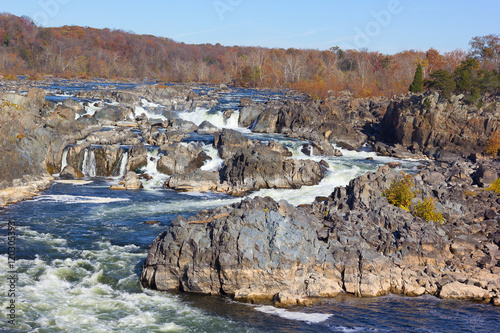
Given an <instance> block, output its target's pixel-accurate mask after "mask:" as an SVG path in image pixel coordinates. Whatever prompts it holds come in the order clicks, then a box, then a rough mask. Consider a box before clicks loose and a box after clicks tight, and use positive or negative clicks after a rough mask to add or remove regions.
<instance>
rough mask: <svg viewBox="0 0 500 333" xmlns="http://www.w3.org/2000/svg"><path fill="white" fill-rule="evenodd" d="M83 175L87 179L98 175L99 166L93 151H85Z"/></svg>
mask: <svg viewBox="0 0 500 333" xmlns="http://www.w3.org/2000/svg"><path fill="white" fill-rule="evenodd" d="M82 173H83V174H84V175H85V176H86V177H91V178H94V177H96V175H97V164H96V160H95V154H94V150H93V149H85V152H84V155H83V163H82Z"/></svg>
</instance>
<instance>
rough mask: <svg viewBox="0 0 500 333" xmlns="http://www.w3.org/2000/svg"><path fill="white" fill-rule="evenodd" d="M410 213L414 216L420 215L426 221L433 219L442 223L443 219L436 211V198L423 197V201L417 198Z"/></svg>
mask: <svg viewBox="0 0 500 333" xmlns="http://www.w3.org/2000/svg"><path fill="white" fill-rule="evenodd" d="M412 213H413V215H414V216H417V217H421V218H423V219H424V220H426V221H434V222H438V223H440V224H444V222H445V220H444V218H443V215H441V213H439V212H437V211H436V199H433V198H431V199H429V198H425V199H424V201H422V200H419V201H418V203H417V204H416V205H415V206H414V207H413V210H412Z"/></svg>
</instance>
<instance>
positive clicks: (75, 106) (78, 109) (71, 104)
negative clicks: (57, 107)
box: [62, 97, 85, 115]
mask: <svg viewBox="0 0 500 333" xmlns="http://www.w3.org/2000/svg"><path fill="white" fill-rule="evenodd" d="M62 105H63V106H66V107H68V108H70V109H72V110H73V111H74V112H75V113H76V114H79V115H81V114H82V113H84V112H85V108H84V107H83V105H81V104H80V103H78V102H77V101H75V100H74V99H73V98H71V97H70V98H67V99H65V100H64V101H63V102H62Z"/></svg>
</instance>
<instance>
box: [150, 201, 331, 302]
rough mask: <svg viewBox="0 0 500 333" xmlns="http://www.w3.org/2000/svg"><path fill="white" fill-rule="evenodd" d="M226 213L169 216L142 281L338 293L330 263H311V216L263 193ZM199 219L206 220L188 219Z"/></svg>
mask: <svg viewBox="0 0 500 333" xmlns="http://www.w3.org/2000/svg"><path fill="white" fill-rule="evenodd" d="M226 211H227V209H226V208H220V209H217V210H216V211H214V212H213V213H209V215H208V216H212V217H214V218H213V219H212V218H207V214H206V213H203V212H202V213H200V214H198V215H196V216H195V217H194V218H193V219H192V220H191V219H190V220H186V219H184V218H182V217H177V218H176V220H174V221H173V222H172V226H171V227H170V228H169V230H168V231H167V232H166V233H164V234H162V236H160V237H157V238H156V240H155V241H154V243H153V244H152V246H151V247H150V250H149V254H148V258H147V260H146V262H145V263H144V267H143V271H142V274H141V283H142V284H143V286H145V287H154V288H156V289H158V290H176V289H177V290H178V289H182V290H184V291H190V292H198V293H207V294H217V293H219V292H224V293H226V294H229V295H234V297H235V298H236V299H238V300H254V301H255V300H256V301H262V300H265V299H267V300H271V299H272V298H273V297H274V295H276V294H279V293H281V292H286V293H288V294H291V295H304V296H312V297H333V296H335V295H337V294H338V293H339V292H340V290H341V288H340V285H339V282H340V281H341V275H340V274H338V273H336V271H335V268H334V266H333V263H330V264H326V265H318V263H319V262H318V261H317V260H318V259H317V257H316V256H315V254H314V253H315V252H314V247H315V246H316V245H319V242H318V240H317V238H316V233H315V232H314V231H313V230H312V229H311V225H316V224H318V223H319V221H317V220H315V219H313V220H310V218H309V217H307V216H306V214H305V213H304V212H302V211H301V210H298V209H297V208H295V207H292V206H290V205H288V204H287V203H285V202H283V203H282V202H280V203H276V202H274V201H273V200H272V199H270V198H266V199H262V198H255V199H251V200H248V199H247V200H244V201H243V202H241V203H239V204H235V205H234V206H233V208H232V209H231V210H230V212H229V214H227V213H224V212H226ZM282 214H286V217H285V216H283V215H282ZM219 216H220V217H219ZM200 220H203V221H210V222H207V223H206V224H198V223H195V221H200ZM191 221H192V223H191ZM210 226H211V227H210ZM207 227H208V228H207ZM212 228H214V229H215V230H213V231H214V232H213V233H212V231H211V229H212ZM271 235H272V236H271ZM267 237H270V238H267ZM176 239H179V240H180V239H183V242H184V244H186V246H183V247H180V246H179V245H180V244H177V243H176V241H175V240H176ZM270 239H272V241H271V242H270ZM238 258H240V259H238ZM306 258H307V259H306ZM168 263H174V265H172V266H170V265H169V264H168ZM215 276H220V278H217V279H214V278H212V277H215ZM284 289H285V290H286V291H285V290H284ZM280 295H282V296H281V298H283V301H284V299H285V297H284V294H280ZM295 304H296V302H295Z"/></svg>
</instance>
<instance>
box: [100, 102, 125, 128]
mask: <svg viewBox="0 0 500 333" xmlns="http://www.w3.org/2000/svg"><path fill="white" fill-rule="evenodd" d="M94 117H95V118H96V119H97V120H98V121H99V123H100V124H101V125H105V126H108V125H111V126H114V125H116V123H117V122H120V121H127V120H132V119H134V110H133V109H132V108H130V107H127V106H123V105H109V104H106V105H105V106H104V107H103V108H102V109H100V110H98V111H96V113H95V114H94Z"/></svg>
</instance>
